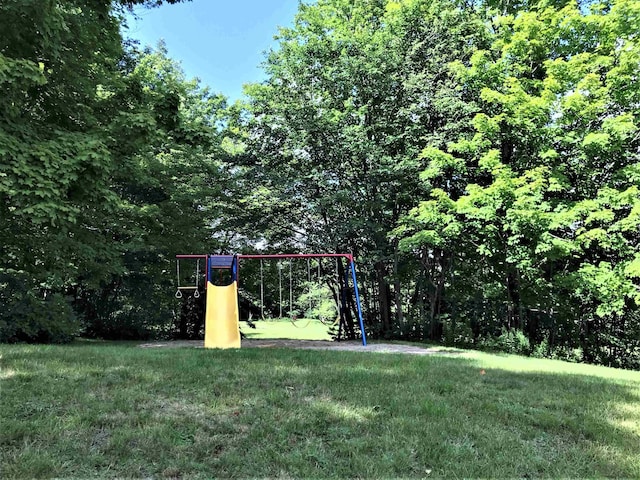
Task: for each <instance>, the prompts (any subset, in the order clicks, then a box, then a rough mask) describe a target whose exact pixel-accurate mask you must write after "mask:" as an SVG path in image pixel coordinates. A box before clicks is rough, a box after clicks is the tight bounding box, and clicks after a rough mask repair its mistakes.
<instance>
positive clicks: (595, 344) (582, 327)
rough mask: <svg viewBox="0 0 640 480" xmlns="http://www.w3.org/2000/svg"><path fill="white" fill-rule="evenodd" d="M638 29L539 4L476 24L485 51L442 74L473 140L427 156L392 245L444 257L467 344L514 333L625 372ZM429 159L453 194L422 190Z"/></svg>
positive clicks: (612, 8) (631, 345)
mask: <svg viewBox="0 0 640 480" xmlns="http://www.w3.org/2000/svg"><path fill="white" fill-rule="evenodd" d="M638 18H640V17H639V16H638V5H637V2H628V1H625V0H621V1H615V2H610V3H602V4H595V5H592V6H591V8H590V11H588V12H587V11H585V8H584V7H583V8H580V7H579V6H578V5H576V4H573V3H567V4H566V5H557V6H552V5H550V4H548V3H545V2H540V3H537V4H535V5H532V6H531V10H530V11H518V12H517V13H516V14H514V15H492V16H489V20H490V21H491V28H492V29H493V30H494V31H495V37H494V41H493V44H492V46H491V48H489V49H485V50H479V51H477V52H476V53H475V54H474V55H473V58H472V62H471V65H464V64H462V63H456V64H453V65H452V69H453V70H454V71H455V72H456V74H457V76H458V79H459V81H460V85H461V88H464V89H466V90H468V91H469V92H472V93H471V94H472V95H475V96H477V98H478V99H479V105H480V107H481V110H480V111H479V112H478V114H477V115H476V116H475V117H474V119H473V122H472V124H473V127H474V130H475V132H474V133H473V134H472V135H465V136H461V137H460V138H459V140H458V141H457V142H454V143H452V144H450V145H449V146H448V148H446V149H439V150H436V151H430V152H429V155H430V156H431V158H432V162H434V164H435V167H434V165H430V166H429V168H428V170H427V171H426V172H425V173H424V174H423V178H425V179H426V180H427V184H428V187H429V188H430V189H431V195H430V197H431V198H430V199H428V200H425V201H424V202H423V203H421V205H420V206H419V207H418V208H416V209H414V210H413V211H412V212H411V214H409V215H407V216H406V217H405V218H404V220H403V222H402V226H401V227H400V228H399V229H398V230H397V233H398V234H399V235H400V236H403V237H404V239H403V240H402V246H403V248H405V249H407V250H409V251H410V250H413V249H415V248H419V247H421V246H423V247H427V248H429V249H433V248H444V249H445V250H446V251H448V252H449V253H448V254H449V255H450V256H451V257H452V258H455V265H456V267H455V269H454V270H453V272H452V277H453V278H452V279H451V280H450V282H449V284H448V289H449V290H450V292H449V294H448V297H449V300H450V301H451V302H450V303H451V304H453V303H456V302H458V301H460V300H463V299H464V297H465V296H466V297H467V298H468V299H476V300H475V301H466V302H463V303H464V305H462V306H459V309H464V310H465V311H466V315H467V317H466V324H467V325H469V326H472V327H473V328H474V330H475V331H474V336H475V337H476V338H477V337H478V335H490V336H491V335H497V334H499V332H500V329H501V328H503V329H507V330H509V329H511V328H515V329H523V330H525V331H526V332H527V335H528V337H529V338H530V340H531V341H532V342H533V343H540V342H543V345H545V348H546V349H547V352H546V353H549V352H551V351H552V350H553V348H554V346H555V345H556V344H561V345H563V346H566V347H570V348H573V347H580V348H581V351H582V358H583V359H584V360H587V361H595V362H603V363H609V364H616V365H624V366H636V367H637V365H638V360H639V359H640V350H639V349H638V346H639V345H638V340H639V336H638V334H639V333H640V324H639V323H638V310H637V309H638V303H637V302H638V300H639V299H640V297H639V296H638V289H639V287H638V282H637V271H636V269H635V266H636V265H637V258H638V257H637V256H638V223H637V222H638V215H637V211H638V208H639V204H638V201H639V197H638V177H637V175H636V174H635V172H636V171H637V169H638V147H639V145H638V141H639V138H640V137H639V136H638V135H637V132H638V123H637V122H638V120H637V118H638V113H639V112H638V105H639V104H638V101H637V100H638V93H639V91H638V87H637V84H636V83H635V82H633V81H632V78H634V75H636V74H637V72H638V66H637V65H638V64H637V59H638V55H639V54H640V50H639V45H638V42H637V39H636V38H635V32H636V31H637V30H638V28H639V27H640V24H638V22H637V20H638ZM443 159H444V160H445V161H446V163H447V164H450V165H453V166H454V169H455V176H456V177H457V178H460V179H462V180H463V182H465V183H466V187H465V189H464V194H463V195H462V196H458V195H456V194H454V193H453V192H449V191H446V190H443V189H440V188H437V186H436V185H433V184H432V183H431V179H432V178H434V172H435V177H436V178H438V173H440V172H438V168H437V167H438V165H437V164H438V162H442V161H443ZM470 266H471V267H472V270H470V269H469V267H470ZM460 283H462V285H463V289H462V291H460V286H459V284H460ZM456 284H458V285H456ZM478 299H479V300H478ZM478 308H480V310H481V317H483V318H482V319H481V320H480V322H478V320H477V318H476V319H474V318H472V317H473V314H472V311H473V310H474V309H475V310H477V309H478ZM491 312H493V313H491ZM449 313H451V311H450V310H449ZM491 318H493V321H492V322H491V321H489V320H490V319H491Z"/></svg>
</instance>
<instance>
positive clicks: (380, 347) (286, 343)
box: [139, 339, 463, 355]
mask: <svg viewBox="0 0 640 480" xmlns="http://www.w3.org/2000/svg"><path fill="white" fill-rule="evenodd" d="M139 346H140V347H142V348H184V347H187V348H204V342H203V341H202V340H173V341H166V342H150V343H143V344H140V345H139ZM242 348H301V349H307V350H342V351H358V352H378V353H406V354H411V355H433V354H449V355H450V354H460V353H462V352H463V351H462V350H456V349H446V350H445V349H441V348H431V347H426V346H420V345H404V344H397V343H379V342H374V343H369V344H368V345H367V346H366V347H365V346H363V345H362V343H361V342H330V341H326V340H286V339H273V340H262V339H260V340H251V339H244V340H242Z"/></svg>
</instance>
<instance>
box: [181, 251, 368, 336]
mask: <svg viewBox="0 0 640 480" xmlns="http://www.w3.org/2000/svg"><path fill="white" fill-rule="evenodd" d="M311 258H316V259H319V260H321V259H322V258H336V260H338V261H341V260H342V259H346V260H347V268H346V269H345V270H344V284H345V286H347V287H348V286H349V277H351V283H352V284H353V293H354V296H355V305H356V310H357V315H358V321H359V324H360V333H361V335H362V345H363V346H366V345H367V337H366V334H365V331H364V322H363V319H362V306H361V303H360V293H359V291H358V280H357V278H356V265H355V261H354V259H353V255H352V254H349V253H311V254H301V253H295V254H266V255H257V254H256V255H254V254H250V255H242V254H235V255H212V254H206V255H204V254H203V255H176V259H177V264H176V270H177V274H178V290H177V291H176V298H182V291H183V290H193V291H194V293H193V296H194V297H195V298H198V297H199V296H200V293H199V285H198V278H199V276H200V260H204V261H205V262H204V263H205V270H204V276H205V285H204V288H205V291H206V302H205V329H204V347H205V348H240V305H239V299H238V283H239V277H240V261H241V260H256V259H259V260H260V261H261V262H262V261H263V260H285V259H288V260H289V262H291V260H293V259H307V261H309V259H311ZM181 259H195V260H196V284H195V285H190V286H180V260H181ZM261 267H262V265H261ZM216 271H218V272H219V271H227V272H229V273H230V277H231V279H230V283H229V284H227V285H216V284H215V280H214V274H215V272H216ZM290 271H291V269H290ZM262 289H263V284H262V268H261V301H262V304H264V298H263V291H262ZM346 303H347V302H346V298H345V293H344V291H343V292H342V294H341V302H339V310H340V322H341V324H342V322H344V319H345V310H346V308H347V306H346ZM261 308H262V306H261Z"/></svg>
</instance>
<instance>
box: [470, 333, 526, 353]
mask: <svg viewBox="0 0 640 480" xmlns="http://www.w3.org/2000/svg"><path fill="white" fill-rule="evenodd" d="M478 347H480V348H482V349H486V350H496V351H500V352H505V353H513V354H516V355H530V354H531V344H530V342H529V338H527V336H526V335H525V334H524V332H523V331H522V330H515V329H514V330H506V329H502V333H501V334H500V336H499V337H494V338H484V339H481V340H480V341H479V342H478Z"/></svg>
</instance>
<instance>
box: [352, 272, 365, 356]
mask: <svg viewBox="0 0 640 480" xmlns="http://www.w3.org/2000/svg"><path fill="white" fill-rule="evenodd" d="M349 267H351V278H353V291H354V292H355V294H356V305H357V306H358V320H360V332H361V333H362V345H363V346H365V347H366V346H367V335H366V334H365V333H364V321H363V320H362V307H361V306H360V293H359V292H358V280H357V279H356V262H354V261H353V259H352V260H351V262H350V263H349Z"/></svg>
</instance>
